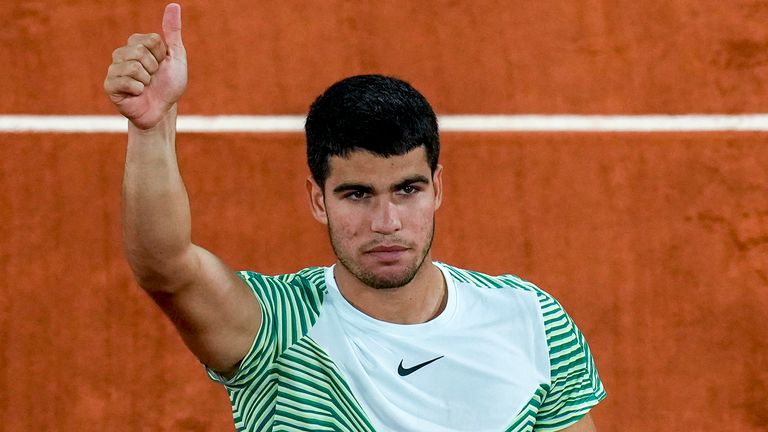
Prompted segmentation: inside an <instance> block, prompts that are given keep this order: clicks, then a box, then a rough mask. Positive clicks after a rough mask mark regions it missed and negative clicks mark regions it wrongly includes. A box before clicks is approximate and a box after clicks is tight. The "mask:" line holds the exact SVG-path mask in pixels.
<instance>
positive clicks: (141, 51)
mask: <svg viewBox="0 0 768 432" xmlns="http://www.w3.org/2000/svg"><path fill="white" fill-rule="evenodd" d="M130 61H138V62H140V63H141V64H142V65H143V66H144V68H145V69H146V70H147V72H149V73H150V74H153V73H155V71H157V69H158V67H159V63H158V60H157V59H156V58H155V56H154V55H153V54H152V52H150V50H149V49H148V48H147V47H145V46H144V45H129V46H124V47H120V48H118V49H116V50H115V51H114V52H112V64H120V63H125V62H130Z"/></svg>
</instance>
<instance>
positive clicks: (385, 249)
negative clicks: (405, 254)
mask: <svg viewBox="0 0 768 432" xmlns="http://www.w3.org/2000/svg"><path fill="white" fill-rule="evenodd" d="M407 249H408V248H407V247H405V246H376V247H375V248H371V249H368V251H367V252H368V253H371V252H374V253H375V252H401V251H404V250H407Z"/></svg>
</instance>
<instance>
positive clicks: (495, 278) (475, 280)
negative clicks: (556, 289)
mask: <svg viewBox="0 0 768 432" xmlns="http://www.w3.org/2000/svg"><path fill="white" fill-rule="evenodd" d="M437 264H438V265H439V266H440V267H442V268H444V269H445V270H446V271H447V272H448V274H449V275H450V276H451V278H452V279H453V280H454V281H455V282H456V283H459V284H468V285H472V286H474V287H477V288H490V289H504V290H511V291H513V292H514V291H521V292H525V293H531V294H535V295H536V296H540V297H541V299H542V300H543V299H546V298H552V296H551V295H550V294H549V293H547V292H546V291H544V290H543V289H541V288H539V287H538V286H537V285H536V284H534V283H533V282H530V281H528V280H525V279H523V278H521V277H519V276H517V275H514V274H500V275H489V274H486V273H482V272H479V271H476V270H469V269H464V268H460V267H456V266H453V265H450V264H446V263H442V262H438V263H437Z"/></svg>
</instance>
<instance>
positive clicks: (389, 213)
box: [371, 199, 402, 234]
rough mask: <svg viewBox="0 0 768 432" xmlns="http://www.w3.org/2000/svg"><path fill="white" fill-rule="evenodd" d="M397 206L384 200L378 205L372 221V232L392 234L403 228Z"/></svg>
mask: <svg viewBox="0 0 768 432" xmlns="http://www.w3.org/2000/svg"><path fill="white" fill-rule="evenodd" d="M398 210H399V209H398V207H397V205H395V203H393V202H392V201H390V200H387V199H382V200H380V201H379V202H378V203H377V204H376V208H375V209H374V213H373V220H372V221H371V230H372V231H374V232H377V233H380V234H392V233H394V232H397V231H399V230H400V228H402V224H401V222H400V215H399V211H398Z"/></svg>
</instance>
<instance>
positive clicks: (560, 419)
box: [208, 263, 606, 432]
mask: <svg viewBox="0 0 768 432" xmlns="http://www.w3.org/2000/svg"><path fill="white" fill-rule="evenodd" d="M435 264H436V265H438V267H439V268H440V269H441V270H442V272H443V274H444V276H445V279H446V283H447V287H448V300H447V304H446V308H445V310H444V311H443V312H442V313H441V314H440V315H439V316H438V317H436V318H435V319H433V320H431V321H429V322H426V323H423V324H413V325H400V324H393V323H387V322H383V321H378V320H375V319H373V318H371V317H369V316H367V315H365V314H363V313H362V312H360V311H358V310H357V309H355V308H354V307H353V306H351V305H350V304H349V303H348V302H347V301H346V300H345V299H344V297H343V296H342V295H341V294H340V292H339V291H338V288H337V287H336V284H335V281H334V279H333V269H332V267H329V268H308V269H304V270H301V271H299V272H298V273H295V274H290V275H282V276H264V275H261V274H258V273H253V272H241V273H239V275H240V277H242V278H243V280H245V281H246V283H247V284H248V285H249V286H250V287H251V289H252V290H253V292H254V294H255V295H256V297H257V298H258V299H259V302H260V304H261V308H262V311H263V320H262V325H261V329H260V330H259V333H258V335H257V336H256V338H255V340H254V343H253V346H252V347H251V349H250V351H249V352H248V354H247V355H246V356H245V358H244V359H243V361H242V362H241V365H240V369H239V370H238V372H237V373H236V374H235V375H234V376H233V377H231V378H230V379H225V378H224V377H222V376H219V375H218V374H216V373H215V372H214V371H212V370H208V373H209V376H210V377H211V378H212V379H214V380H216V381H218V382H221V383H222V384H224V386H225V387H226V389H227V391H228V393H229V396H230V400H231V402H232V412H233V415H234V420H235V426H236V428H237V430H238V431H248V432H256V431H354V432H358V431H360V432H362V431H378V432H386V431H397V432H401V431H429V432H433V431H434V432H440V431H446V432H447V431H473V432H480V431H513V432H522V431H532V430H536V431H556V430H560V429H563V428H565V427H567V426H569V425H571V424H573V423H575V422H576V421H578V420H579V419H580V418H582V417H583V416H584V415H585V414H586V413H587V412H588V411H589V410H590V409H591V408H592V407H593V406H594V405H596V404H597V403H598V402H599V401H600V400H602V399H604V398H605V396H606V394H605V390H604V389H603V385H602V383H601V382H600V378H599V377H598V374H597V370H596V368H595V364H594V361H593V359H592V355H591V354H590V351H589V347H588V346H587V343H586V341H585V340H584V337H583V335H582V334H581V332H579V330H578V329H577V327H576V325H575V324H574V323H573V321H572V320H571V319H570V317H569V316H568V315H567V314H566V313H565V311H564V310H563V308H562V307H561V306H560V304H559V303H558V302H557V301H556V300H555V299H554V298H552V296H550V295H549V294H547V293H545V292H544V291H542V290H541V289H539V288H537V287H536V286H534V285H533V284H531V283H529V282H526V281H524V280H521V279H519V278H517V277H515V276H509V275H505V276H495V277H492V276H487V275H484V274H481V273H478V272H473V271H468V270H462V269H459V268H456V267H452V266H448V265H446V264H441V263H435Z"/></svg>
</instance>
